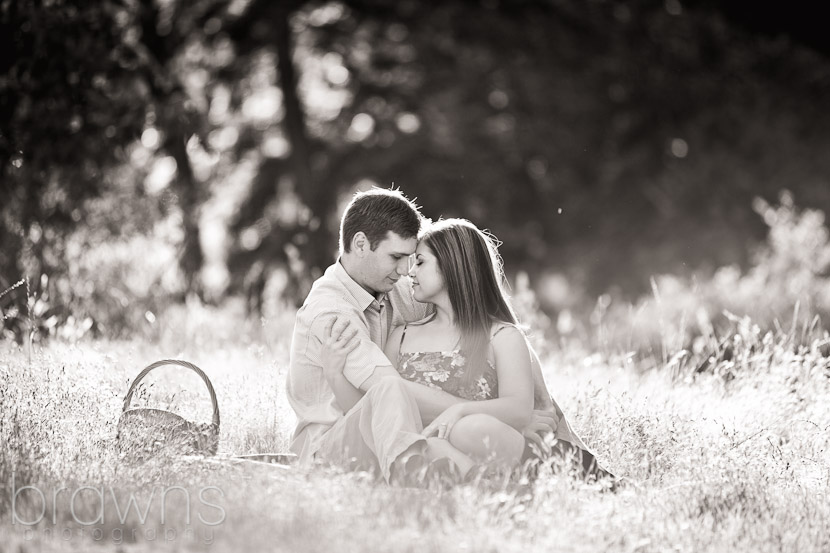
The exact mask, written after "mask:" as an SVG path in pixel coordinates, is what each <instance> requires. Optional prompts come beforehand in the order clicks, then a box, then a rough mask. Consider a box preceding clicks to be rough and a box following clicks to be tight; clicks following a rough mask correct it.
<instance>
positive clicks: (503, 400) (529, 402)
mask: <svg viewBox="0 0 830 553" xmlns="http://www.w3.org/2000/svg"><path fill="white" fill-rule="evenodd" d="M491 344H492V346H493V352H494V354H495V361H496V374H497V376H498V379H499V397H497V398H494V399H487V400H483V401H468V402H463V403H459V404H456V405H453V406H451V407H449V408H448V409H447V410H446V411H445V412H444V413H442V414H441V415H439V416H438V417H436V419H435V420H434V421H432V423H431V424H430V425H429V426H428V427H427V428H426V429H424V435H426V436H429V435H431V434H433V433H438V434H439V437H443V436H441V434H442V433H443V431H439V429H440V427H441V425H443V424H446V425H447V426H446V434H447V435H449V432H450V431H451V430H452V424H454V423H455V422H456V421H457V420H459V419H460V418H462V417H465V416H467V415H472V414H478V413H481V414H486V415H491V416H493V417H496V418H497V419H499V420H500V421H502V422H503V423H505V424H508V425H510V426H512V427H513V428H515V429H516V430H518V431H519V432H522V431H523V430H524V428H525V427H526V426H527V425H528V424H529V423H530V421H531V417H532V415H533V375H532V373H531V368H530V353H529V351H528V348H527V343H526V342H525V338H524V336H523V335H522V333H521V332H520V331H519V330H518V329H516V328H514V327H508V328H505V329H504V330H503V331H501V332H499V333H498V334H496V336H494V337H493V340H492V341H491Z"/></svg>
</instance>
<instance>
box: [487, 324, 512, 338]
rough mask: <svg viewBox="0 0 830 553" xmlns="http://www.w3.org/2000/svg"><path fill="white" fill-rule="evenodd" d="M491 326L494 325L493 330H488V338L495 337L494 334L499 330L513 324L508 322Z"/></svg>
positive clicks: (510, 326)
mask: <svg viewBox="0 0 830 553" xmlns="http://www.w3.org/2000/svg"><path fill="white" fill-rule="evenodd" d="M493 327H494V328H493V330H491V331H490V339H491V340H492V339H493V338H495V337H496V334H498V333H499V332H501V331H502V330H504V329H505V328H515V327H514V325H512V324H509V323H498V324H496V325H493Z"/></svg>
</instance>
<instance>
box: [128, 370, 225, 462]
mask: <svg viewBox="0 0 830 553" xmlns="http://www.w3.org/2000/svg"><path fill="white" fill-rule="evenodd" d="M165 365H178V366H180V367H184V368H187V369H190V370H192V371H194V372H195V373H196V374H198V375H199V377H201V379H202V381H203V382H204V383H205V386H207V389H208V392H209V394H210V401H211V404H212V407H213V418H212V421H211V422H210V423H196V422H191V421H188V420H186V419H185V418H184V417H182V416H180V415H177V414H176V413H173V412H171V411H166V410H164V409H152V408H147V407H143V408H131V407H130V402H131V401H132V398H133V393H134V392H135V390H136V387H137V386H138V384H139V383H140V382H141V380H142V379H143V378H144V377H145V376H147V374H148V373H149V372H150V371H152V370H154V369H157V368H159V367H162V366H165ZM116 441H117V443H118V447H119V449H120V451H121V452H122V453H123V454H125V455H129V456H131V457H132V458H134V459H147V458H150V457H156V456H159V455H161V454H168V455H169V454H173V455H215V454H216V451H217V450H218V448H219V404H218V403H217V401H216V392H215V391H214V390H213V385H212V384H211V382H210V379H209V378H208V377H207V375H206V374H205V373H204V371H203V370H202V369H200V368H199V367H197V366H196V365H194V364H193V363H189V362H187V361H181V360H178V359H163V360H161V361H156V362H155V363H152V364H150V365H148V366H147V367H146V368H144V370H142V371H141V372H140V373H139V374H138V376H136V378H135V380H133V382H132V384H131V385H130V388H129V390H128V391H127V395H126V397H125V398H124V408H123V410H122V412H121V417H120V418H119V420H118V433H117V435H116Z"/></svg>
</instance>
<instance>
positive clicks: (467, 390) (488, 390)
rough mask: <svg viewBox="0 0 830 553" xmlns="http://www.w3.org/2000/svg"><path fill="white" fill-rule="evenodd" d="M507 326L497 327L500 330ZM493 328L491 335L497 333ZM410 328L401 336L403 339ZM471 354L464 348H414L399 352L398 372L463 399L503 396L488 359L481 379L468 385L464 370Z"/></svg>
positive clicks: (496, 376)
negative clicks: (500, 394)
mask: <svg viewBox="0 0 830 553" xmlns="http://www.w3.org/2000/svg"><path fill="white" fill-rule="evenodd" d="M502 328H504V326H501V327H499V328H497V330H496V332H498V331H499V330H501V329H502ZM496 332H493V333H492V334H491V336H495V334H496ZM404 336H406V329H404V334H403V336H401V343H403V338H404ZM466 367H467V358H466V357H465V356H464V354H462V353H461V351H460V350H458V349H455V350H452V351H412V352H401V353H399V354H398V372H399V373H400V375H401V376H402V377H404V378H405V379H407V380H410V381H412V382H417V383H418V384H423V385H425V386H430V387H431V388H438V389H440V390H444V391H445V392H447V393H448V394H452V395H454V396H456V397H460V398H462V399H467V400H472V401H478V400H483V399H494V398H497V397H499V380H498V375H497V374H496V368H495V367H494V366H493V363H492V362H491V361H489V360H488V361H487V368H486V369H485V370H484V372H483V373H482V374H481V376H479V378H478V380H476V381H475V382H473V383H471V384H469V385H467V386H465V385H464V372H465V371H466Z"/></svg>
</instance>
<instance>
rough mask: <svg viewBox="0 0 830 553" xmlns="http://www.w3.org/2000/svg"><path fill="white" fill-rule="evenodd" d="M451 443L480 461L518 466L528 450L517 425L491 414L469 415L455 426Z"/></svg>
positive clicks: (450, 438)
mask: <svg viewBox="0 0 830 553" xmlns="http://www.w3.org/2000/svg"><path fill="white" fill-rule="evenodd" d="M449 442H450V444H451V445H453V446H454V447H455V448H456V449H458V450H459V451H460V452H461V453H463V454H465V455H467V456H469V457H470V458H471V459H472V460H473V461H476V462H478V463H482V462H487V463H490V462H492V463H495V464H497V465H501V466H515V465H517V464H518V463H519V461H520V460H521V458H522V453H523V452H524V447H525V439H524V436H522V434H521V433H520V432H518V431H517V430H516V429H514V428H513V427H511V426H509V425H507V424H505V423H503V422H501V421H500V420H499V419H497V418H496V417H493V416H491V415H482V414H476V415H467V416H466V417H464V418H462V419H461V420H459V421H458V422H457V423H455V426H453V428H452V431H451V432H450V436H449Z"/></svg>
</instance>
